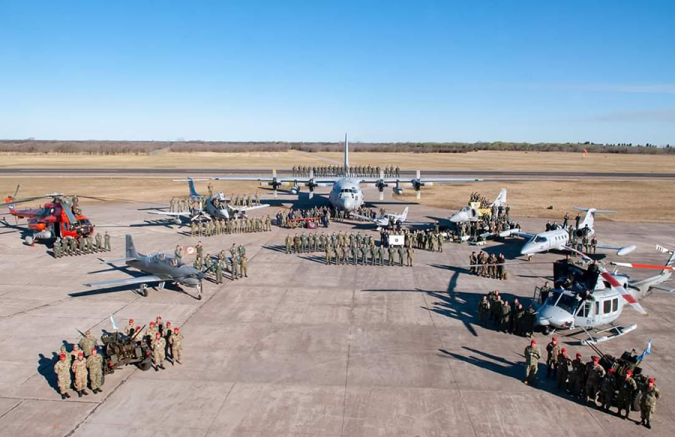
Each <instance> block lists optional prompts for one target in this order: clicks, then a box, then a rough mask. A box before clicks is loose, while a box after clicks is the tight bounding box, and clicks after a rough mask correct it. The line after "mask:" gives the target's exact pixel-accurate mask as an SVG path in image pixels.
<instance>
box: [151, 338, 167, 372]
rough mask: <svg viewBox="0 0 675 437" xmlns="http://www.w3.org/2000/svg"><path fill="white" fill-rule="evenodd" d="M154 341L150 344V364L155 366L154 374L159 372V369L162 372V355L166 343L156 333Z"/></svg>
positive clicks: (163, 356)
mask: <svg viewBox="0 0 675 437" xmlns="http://www.w3.org/2000/svg"><path fill="white" fill-rule="evenodd" d="M154 340H155V341H153V342H152V362H153V364H154V365H155V372H159V369H162V370H164V369H165V367H164V359H165V358H166V356H165V355H164V353H165V350H166V341H165V340H164V338H163V337H162V334H160V333H159V332H157V333H156V334H155V339H154Z"/></svg>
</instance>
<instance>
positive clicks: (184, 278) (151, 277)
mask: <svg viewBox="0 0 675 437" xmlns="http://www.w3.org/2000/svg"><path fill="white" fill-rule="evenodd" d="M118 262H124V263H125V264H126V265H127V266H128V267H132V268H134V269H137V270H140V271H141V272H143V273H146V274H147V275H146V276H138V277H134V278H127V279H116V280H113V281H103V282H91V283H87V284H84V285H85V286H87V287H92V288H112V287H118V286H123V285H136V284H140V288H139V290H138V292H139V294H140V295H142V296H143V297H147V296H148V284H151V283H158V284H159V288H160V289H163V288H164V285H165V284H166V283H167V282H175V283H176V284H179V285H184V286H186V287H191V288H196V289H197V297H196V299H197V300H201V298H202V280H203V279H204V273H203V272H202V271H200V270H198V269H196V268H194V267H192V266H189V265H187V264H183V263H182V262H181V261H179V260H178V259H177V258H176V257H174V256H173V255H169V254H165V253H157V254H154V255H141V254H139V253H138V252H136V247H135V246H134V241H133V239H132V238H131V235H128V234H127V236H126V258H123V259H117V260H112V261H107V262H106V263H108V264H112V263H118Z"/></svg>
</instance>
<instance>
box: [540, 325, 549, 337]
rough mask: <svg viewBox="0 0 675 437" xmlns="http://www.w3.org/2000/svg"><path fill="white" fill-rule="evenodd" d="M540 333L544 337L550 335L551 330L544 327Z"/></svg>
mask: <svg viewBox="0 0 675 437" xmlns="http://www.w3.org/2000/svg"><path fill="white" fill-rule="evenodd" d="M542 333H543V334H544V335H549V334H550V333H551V328H549V327H548V326H544V328H543V329H542Z"/></svg>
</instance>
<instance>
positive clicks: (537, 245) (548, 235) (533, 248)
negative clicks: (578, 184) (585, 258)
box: [499, 206, 636, 257]
mask: <svg viewBox="0 0 675 437" xmlns="http://www.w3.org/2000/svg"><path fill="white" fill-rule="evenodd" d="M574 209H577V210H580V211H586V217H585V218H584V220H583V221H582V222H581V223H579V227H578V228H577V229H574V228H573V229H572V232H574V233H575V235H576V236H577V237H579V238H583V237H584V236H586V237H589V238H590V237H591V236H592V235H594V234H595V228H594V223H595V214H596V213H615V212H616V211H612V210H603V209H595V208H579V207H576V206H575V207H574ZM511 235H515V236H518V237H523V238H526V239H527V240H528V241H527V242H526V243H525V244H524V245H523V247H522V248H521V250H520V254H521V255H527V256H528V257H531V256H532V255H534V254H536V253H544V252H548V251H549V250H560V251H564V250H568V249H570V248H569V244H568V243H569V239H570V232H569V227H567V228H564V227H562V226H561V227H559V228H558V229H554V230H551V231H546V232H540V233H538V234H528V233H527V232H522V231H520V230H518V229H507V230H505V231H503V232H500V233H499V236H500V237H508V236H511ZM597 248H598V249H605V250H616V251H617V255H619V256H623V255H627V254H629V253H631V252H633V251H634V250H635V249H636V247H635V246H634V245H631V246H625V247H617V246H607V245H598V246H597Z"/></svg>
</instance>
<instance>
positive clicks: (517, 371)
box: [438, 346, 588, 406]
mask: <svg viewBox="0 0 675 437" xmlns="http://www.w3.org/2000/svg"><path fill="white" fill-rule="evenodd" d="M462 348H463V349H465V350H466V351H468V352H469V353H471V354H472V355H462V354H459V353H455V352H450V351H447V350H445V349H439V350H438V351H439V352H440V354H439V356H441V357H451V358H454V359H456V360H459V361H462V362H465V363H468V364H471V365H474V366H477V367H480V368H482V369H486V370H489V371H491V372H494V373H497V374H499V375H504V376H508V377H511V378H514V379H517V380H519V381H524V380H525V357H524V356H523V355H522V354H518V355H519V356H521V357H523V361H520V362H513V361H510V360H507V359H505V358H502V357H499V356H496V355H492V354H490V353H487V352H483V351H480V350H477V349H472V348H469V347H466V346H462ZM535 381H536V382H535V383H534V384H533V385H532V384H530V385H529V386H530V387H532V388H535V389H537V390H541V391H544V392H547V393H550V394H552V395H555V396H557V397H560V398H564V399H566V400H568V401H570V402H574V403H575V404H578V405H582V406H588V404H586V403H584V402H583V401H582V400H580V399H577V398H574V397H572V396H570V395H568V393H567V391H566V390H565V389H562V388H561V389H559V388H558V383H557V380H555V379H551V378H547V377H546V363H545V362H539V365H538V366H537V377H536V380H535Z"/></svg>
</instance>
